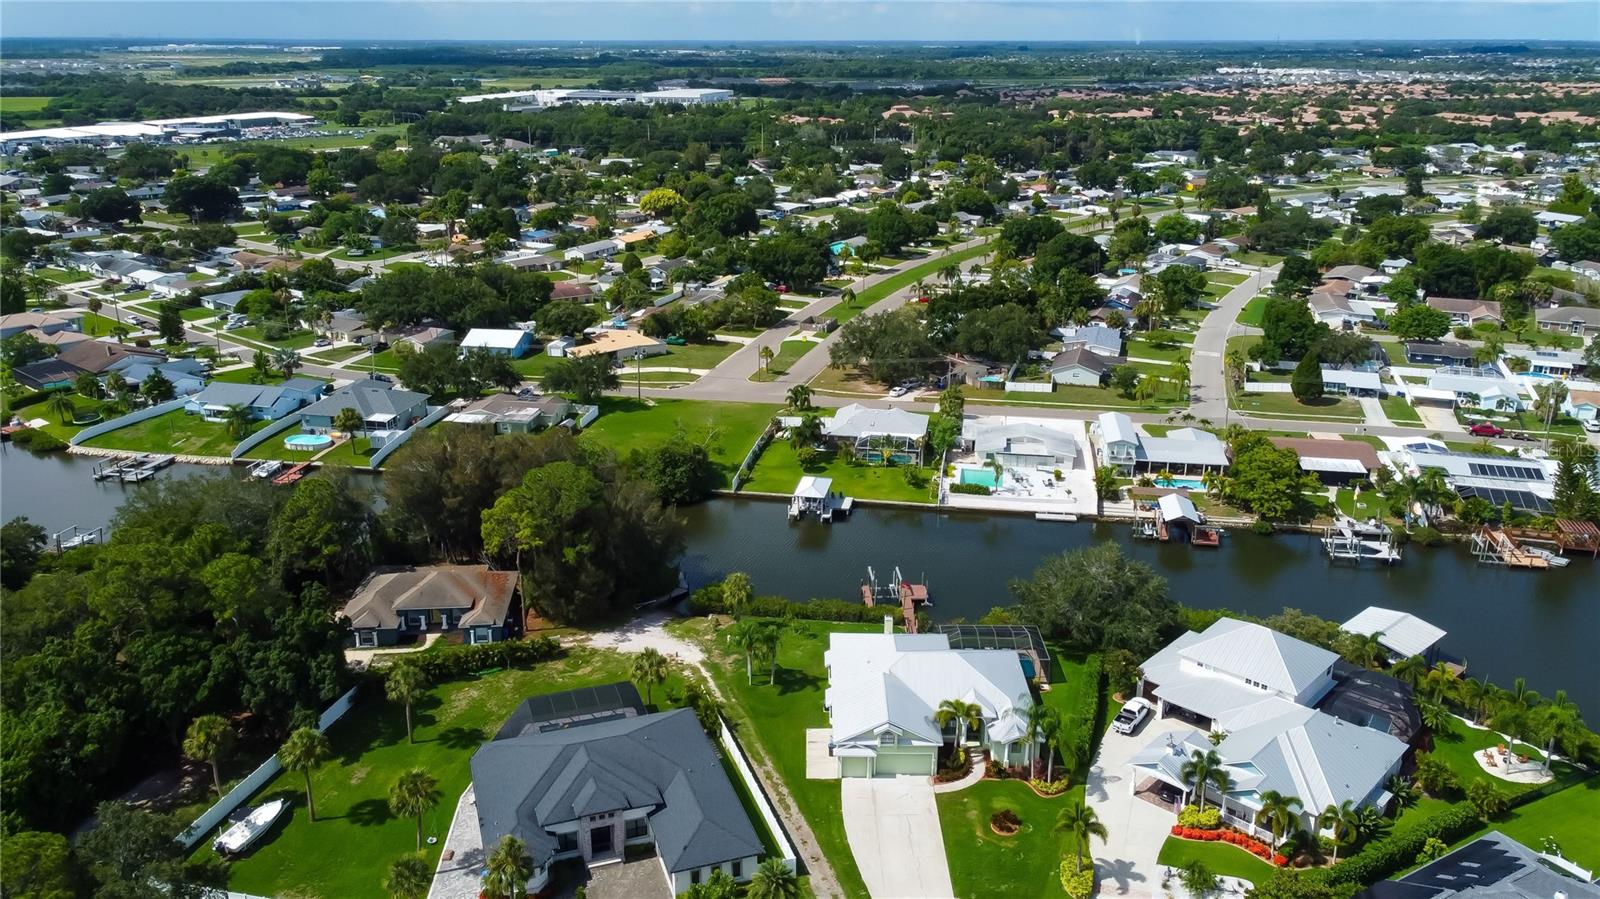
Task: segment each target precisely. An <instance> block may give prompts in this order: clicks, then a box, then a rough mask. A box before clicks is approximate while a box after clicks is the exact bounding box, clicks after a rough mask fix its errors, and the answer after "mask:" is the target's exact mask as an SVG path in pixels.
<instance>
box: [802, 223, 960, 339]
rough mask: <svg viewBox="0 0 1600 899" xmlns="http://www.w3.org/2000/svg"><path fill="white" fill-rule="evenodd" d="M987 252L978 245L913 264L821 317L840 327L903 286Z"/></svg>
mask: <svg viewBox="0 0 1600 899" xmlns="http://www.w3.org/2000/svg"><path fill="white" fill-rule="evenodd" d="M989 251H990V249H989V245H988V244H986V243H985V244H979V245H978V246H975V247H969V248H967V249H965V250H961V251H960V252H956V253H946V254H944V255H942V256H938V257H936V258H934V259H930V260H929V261H927V262H924V263H922V264H921V265H914V266H912V267H911V268H909V269H906V270H905V271H903V272H900V273H899V274H896V275H893V276H890V277H888V278H885V279H883V280H882V281H879V282H878V283H877V284H874V285H872V286H871V287H869V288H867V289H866V290H863V291H861V292H860V293H858V294H856V301H855V302H854V303H851V304H850V305H848V306H846V305H845V304H843V303H840V304H838V305H836V306H834V307H833V308H832V309H829V310H828V311H827V312H824V313H822V314H823V315H825V316H827V317H828V318H831V319H835V320H837V321H838V322H839V324H841V325H842V324H844V323H845V322H847V321H849V320H850V319H852V318H855V317H856V316H858V315H860V314H861V313H862V312H864V311H866V309H867V307H868V306H871V305H872V304H873V303H876V302H878V301H879V300H881V299H883V298H884V297H887V296H888V295H890V294H892V293H894V292H895V291H897V290H899V289H901V288H903V287H909V286H911V285H912V284H915V283H917V281H919V280H922V281H930V280H933V279H934V278H935V277H937V276H938V274H939V270H940V269H942V268H944V267H945V266H947V265H951V264H952V263H956V264H959V263H961V262H965V261H966V260H968V259H972V258H974V257H977V256H982V255H984V254H986V253H988V252H989Z"/></svg>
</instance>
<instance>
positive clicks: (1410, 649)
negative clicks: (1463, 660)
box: [1340, 606, 1445, 657]
mask: <svg viewBox="0 0 1600 899" xmlns="http://www.w3.org/2000/svg"><path fill="white" fill-rule="evenodd" d="M1340 627H1341V628H1342V629H1344V630H1346V631H1348V632H1350V633H1352V634H1361V635H1362V636H1367V635H1370V634H1377V635H1378V642H1379V643H1381V644H1383V646H1384V648H1386V649H1389V650H1390V651H1392V652H1395V653H1397V654H1399V655H1402V656H1408V657H1409V656H1419V655H1422V654H1423V653H1424V652H1427V651H1428V649H1429V648H1430V647H1432V646H1433V645H1434V644H1435V643H1438V642H1439V641H1440V640H1442V639H1444V635H1445V632H1444V631H1443V630H1442V629H1440V628H1438V627H1435V626H1434V625H1431V624H1429V623H1428V622H1426V621H1423V620H1422V619H1421V618H1418V617H1417V616H1415V615H1413V614H1411V613H1410V612H1401V611H1398V610H1395V609H1383V608H1379V607H1378V606H1367V607H1366V608H1365V609H1362V610H1361V612H1360V613H1359V614H1358V615H1356V617H1354V618H1352V619H1350V620H1349V621H1346V622H1345V623H1344V624H1342V625H1340Z"/></svg>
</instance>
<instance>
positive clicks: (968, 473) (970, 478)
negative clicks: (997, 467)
mask: <svg viewBox="0 0 1600 899" xmlns="http://www.w3.org/2000/svg"><path fill="white" fill-rule="evenodd" d="M961 483H963V484H982V485H983V486H985V487H988V488H989V489H990V490H993V489H994V488H995V487H997V486H999V484H1000V479H999V477H998V476H997V475H995V473H994V470H993V469H989V468H963V469H961Z"/></svg>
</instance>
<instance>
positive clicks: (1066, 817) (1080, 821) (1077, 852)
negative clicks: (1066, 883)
mask: <svg viewBox="0 0 1600 899" xmlns="http://www.w3.org/2000/svg"><path fill="white" fill-rule="evenodd" d="M1055 831H1056V833H1064V834H1066V835H1067V838H1068V839H1070V840H1071V841H1072V852H1073V856H1072V857H1073V864H1074V870H1076V871H1082V870H1083V854H1084V852H1085V851H1087V850H1088V849H1089V840H1090V838H1091V837H1098V838H1099V839H1100V841H1101V842H1102V843H1103V842H1105V841H1106V840H1107V839H1109V838H1110V836H1111V835H1110V833H1109V832H1108V831H1107V830H1106V826H1105V824H1103V823H1102V822H1101V821H1100V816H1099V815H1098V814H1096V813H1095V810H1094V809H1092V808H1090V807H1089V806H1087V805H1085V804H1084V803H1082V802H1074V803H1073V804H1071V805H1069V806H1067V807H1066V808H1064V809H1062V810H1061V811H1060V812H1059V813H1058V814H1057V815H1056V826H1055Z"/></svg>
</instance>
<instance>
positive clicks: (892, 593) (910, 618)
mask: <svg viewBox="0 0 1600 899" xmlns="http://www.w3.org/2000/svg"><path fill="white" fill-rule="evenodd" d="M861 601H862V602H863V603H865V604H866V605H867V607H868V608H871V607H873V606H880V605H889V606H895V605H898V606H899V607H900V613H901V615H902V616H904V618H903V620H904V621H905V625H906V633H910V634H914V633H916V632H917V606H918V605H927V606H931V605H933V598H932V597H931V596H930V595H929V594H928V585H927V584H913V583H911V582H910V581H907V580H906V579H905V578H904V577H902V576H901V574H900V567H899V566H898V565H897V566H895V569H894V578H893V580H890V581H889V582H888V583H885V584H880V583H878V574H877V572H875V571H873V570H872V566H871V565H868V566H867V577H866V580H863V581H862V582H861Z"/></svg>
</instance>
